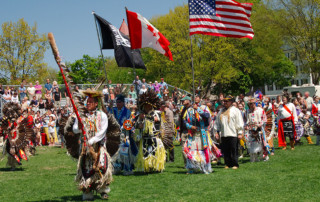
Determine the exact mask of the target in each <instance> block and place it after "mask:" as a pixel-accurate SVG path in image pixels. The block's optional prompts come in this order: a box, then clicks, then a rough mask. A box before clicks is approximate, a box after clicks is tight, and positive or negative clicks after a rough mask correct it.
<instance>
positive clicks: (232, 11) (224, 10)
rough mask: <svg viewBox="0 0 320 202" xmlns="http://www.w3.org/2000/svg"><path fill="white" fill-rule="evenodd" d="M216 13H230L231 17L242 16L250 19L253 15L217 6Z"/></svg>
mask: <svg viewBox="0 0 320 202" xmlns="http://www.w3.org/2000/svg"><path fill="white" fill-rule="evenodd" d="M216 11H217V13H220V12H227V13H230V15H235V14H240V15H242V16H244V17H245V16H246V17H248V18H250V15H251V14H248V13H247V12H245V11H243V9H241V10H237V9H233V8H226V7H225V6H223V7H220V6H217V7H216Z"/></svg>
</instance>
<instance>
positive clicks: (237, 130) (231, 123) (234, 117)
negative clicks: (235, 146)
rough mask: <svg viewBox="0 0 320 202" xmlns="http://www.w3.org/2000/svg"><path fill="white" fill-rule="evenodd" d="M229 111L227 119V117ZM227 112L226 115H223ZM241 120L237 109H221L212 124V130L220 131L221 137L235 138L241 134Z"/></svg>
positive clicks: (232, 107)
mask: <svg viewBox="0 0 320 202" xmlns="http://www.w3.org/2000/svg"><path fill="white" fill-rule="evenodd" d="M227 111H229V118H228V116H227V113H228V112H227ZM225 112H227V113H225ZM243 125H244V124H243V118H242V115H241V112H240V110H239V109H238V108H236V107H234V106H231V107H230V108H229V109H228V110H225V109H221V110H220V111H219V113H218V115H217V118H216V121H215V122H214V130H215V131H221V137H237V135H238V134H239V135H241V134H242V132H243Z"/></svg>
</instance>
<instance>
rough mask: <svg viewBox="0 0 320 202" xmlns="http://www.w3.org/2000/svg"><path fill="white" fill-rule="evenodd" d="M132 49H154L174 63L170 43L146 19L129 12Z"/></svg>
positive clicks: (128, 19)
mask: <svg viewBox="0 0 320 202" xmlns="http://www.w3.org/2000/svg"><path fill="white" fill-rule="evenodd" d="M127 21H128V26H129V36H130V42H131V49H139V48H145V47H149V48H153V49H154V50H156V51H158V52H160V53H161V54H163V55H165V56H167V57H168V58H169V59H170V60H172V61H173V58H172V53H171V51H170V49H169V45H170V42H169V41H168V39H166V37H164V36H163V35H162V34H161V33H160V32H159V30H157V28H155V27H154V26H153V25H152V24H151V23H150V22H149V21H148V20H147V19H146V18H144V17H143V16H141V15H140V14H138V13H135V12H131V11H129V10H127Z"/></svg>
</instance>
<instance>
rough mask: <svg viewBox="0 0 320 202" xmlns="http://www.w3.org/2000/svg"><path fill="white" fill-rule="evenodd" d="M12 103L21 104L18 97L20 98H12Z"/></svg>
mask: <svg viewBox="0 0 320 202" xmlns="http://www.w3.org/2000/svg"><path fill="white" fill-rule="evenodd" d="M11 102H14V103H20V102H19V97H18V96H16V97H14V96H12V97H11Z"/></svg>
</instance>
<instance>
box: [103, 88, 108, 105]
mask: <svg viewBox="0 0 320 202" xmlns="http://www.w3.org/2000/svg"><path fill="white" fill-rule="evenodd" d="M102 94H103V98H104V103H108V100H109V91H108V85H104V89H103V90H102Z"/></svg>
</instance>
